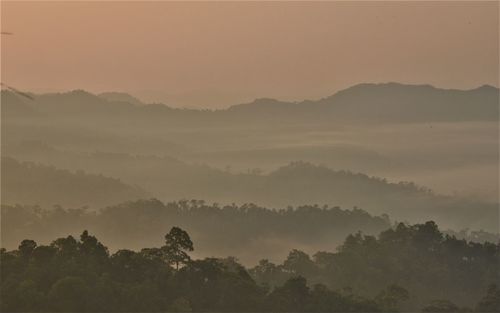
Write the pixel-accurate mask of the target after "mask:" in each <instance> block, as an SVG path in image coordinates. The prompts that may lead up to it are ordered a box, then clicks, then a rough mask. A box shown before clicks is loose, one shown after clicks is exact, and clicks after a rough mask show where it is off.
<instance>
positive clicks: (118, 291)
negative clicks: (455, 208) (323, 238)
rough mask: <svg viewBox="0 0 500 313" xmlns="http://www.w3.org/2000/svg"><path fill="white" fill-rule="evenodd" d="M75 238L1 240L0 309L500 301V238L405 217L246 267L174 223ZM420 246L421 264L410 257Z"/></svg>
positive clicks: (339, 308)
mask: <svg viewBox="0 0 500 313" xmlns="http://www.w3.org/2000/svg"><path fill="white" fill-rule="evenodd" d="M77 238H78V237H77ZM77 238H75V237H73V236H67V237H62V238H58V239H55V240H53V241H52V242H51V243H50V244H49V245H38V244H37V242H36V241H35V240H31V239H25V240H23V241H22V242H21V243H20V244H19V247H18V248H17V249H16V250H12V251H6V250H5V249H3V248H2V249H1V251H0V257H1V259H0V261H1V263H0V266H1V273H0V275H1V304H0V305H1V309H2V311H4V312H5V311H9V312H26V311H43V312H49V311H52V312H68V311H72V312H118V311H122V312H125V311H128V312H132V311H142V312H156V311H158V312H159V311H170V312H190V311H205V312H214V311H220V312H225V311H226V312H229V311H231V312H252V311H253V312H255V311H262V312H397V311H401V310H409V309H412V310H423V311H424V312H429V311H439V312H455V311H457V310H461V311H464V312H467V311H468V312H472V311H473V310H474V309H475V310H476V311H477V312H496V311H498V309H500V289H498V287H497V284H498V282H499V276H498V268H497V266H498V262H499V251H500V246H499V245H496V244H492V243H485V244H474V243H470V242H466V241H464V240H458V239H456V238H454V237H450V236H445V235H443V233H441V232H440V231H439V230H438V228H437V226H436V224H434V223H433V222H427V223H425V224H417V225H405V224H402V223H401V224H399V225H398V226H397V227H396V228H394V229H388V230H386V231H384V232H382V233H381V234H380V235H379V236H378V237H373V236H364V235H362V234H360V233H357V234H352V235H349V236H348V237H347V238H346V240H345V242H344V244H343V245H342V246H341V247H340V248H339V249H338V251H337V252H318V253H316V254H315V255H314V256H313V258H312V259H311V258H310V257H309V256H308V255H307V254H305V253H304V252H302V251H299V250H293V251H291V252H290V254H289V256H288V258H287V259H286V260H285V261H284V262H283V264H279V265H275V264H273V263H270V262H269V261H266V260H263V261H261V262H260V263H259V265H257V266H256V267H254V268H252V269H246V268H245V267H244V266H242V265H241V264H239V263H238V261H237V259H235V258H234V257H226V258H204V259H193V258H192V257H191V256H190V252H191V251H192V250H193V249H196V242H194V243H193V242H192V241H191V239H190V237H189V234H188V233H187V232H186V231H184V230H183V229H181V228H179V227H173V228H171V230H170V231H169V232H167V233H166V234H165V237H164V238H165V240H164V242H163V244H162V245H161V246H160V247H153V248H143V249H141V250H139V251H132V250H119V251H117V252H115V253H113V254H111V253H110V252H109V250H108V249H107V248H106V246H104V245H103V244H102V243H101V242H100V241H99V240H98V239H97V238H96V237H95V236H93V235H91V234H89V232H88V231H83V232H82V233H81V235H80V237H79V239H77ZM417 255H418V256H419V260H420V261H419V262H418V264H417V263H415V262H410V263H409V260H410V259H411V258H414V257H416V256H417ZM442 266H446V268H447V271H446V272H442V271H443V268H442ZM417 276H419V277H421V278H420V279H419V280H413V279H412V277H417ZM366 288H368V289H369V291H368V293H369V294H370V295H368V294H367V289H366ZM443 297H446V298H443ZM450 299H451V300H450ZM445 309H446V310H445Z"/></svg>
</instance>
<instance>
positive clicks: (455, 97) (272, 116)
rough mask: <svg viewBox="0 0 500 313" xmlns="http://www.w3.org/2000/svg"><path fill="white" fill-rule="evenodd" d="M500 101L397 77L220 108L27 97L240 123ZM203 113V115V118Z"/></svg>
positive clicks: (472, 112) (484, 107)
mask: <svg viewBox="0 0 500 313" xmlns="http://www.w3.org/2000/svg"><path fill="white" fill-rule="evenodd" d="M4 94H5V95H4ZM11 94H12V93H11V92H9V91H2V97H3V98H4V97H5V98H4V101H6V102H11V101H16V102H17V100H13V98H14V97H13V96H12V95H11ZM498 101H499V93H498V89H497V88H495V87H491V86H482V87H479V88H476V89H471V90H455V89H439V88H435V87H432V86H429V85H422V86H417V85H404V84H397V83H386V84H360V85H356V86H353V87H350V88H348V89H345V90H342V91H339V92H337V93H336V94H334V95H332V96H329V97H327V98H324V99H320V100H306V101H302V102H282V101H278V100H275V99H257V100H255V101H253V102H251V103H246V104H240V105H234V106H232V107H230V108H229V109H227V110H218V111H207V110H194V109H172V108H169V107H167V106H165V105H161V104H149V105H141V102H140V101H139V100H137V99H136V98H133V97H132V96H130V95H127V94H122V93H106V94H102V95H100V96H96V95H93V94H90V93H88V92H85V91H82V90H75V91H71V92H67V93H55V94H42V95H37V96H36V97H35V100H34V101H32V102H33V103H29V102H30V100H25V99H23V102H24V103H28V105H29V106H31V107H32V108H34V109H36V110H37V111H41V112H46V113H52V114H62V115H70V116H71V115H74V114H90V115H91V114H94V115H96V117H98V115H99V114H106V115H111V116H115V117H120V118H124V117H127V114H135V116H134V117H131V118H139V117H141V116H142V117H149V118H154V119H155V120H156V119H157V118H158V117H162V118H165V119H169V118H172V117H175V118H185V119H186V120H185V121H186V122H203V123H207V122H208V123H211V122H215V121H224V122H226V123H232V122H235V121H236V120H237V121H238V122H240V123H241V122H245V123H249V122H252V123H253V122H258V123H263V122H266V121H274V120H280V121H282V122H285V123H286V122H295V123H297V122H302V123H310V122H319V121H321V122H332V121H336V122H362V123H389V122H390V123H407V122H438V121H491V120H497V119H498V112H499V109H498ZM3 110H5V112H4V113H6V114H8V115H10V114H12V112H15V110H16V109H14V108H13V107H12V106H10V105H9V106H7V107H5V108H3ZM157 114H159V115H160V116H157ZM201 117H203V119H201V120H200V118H201ZM235 119H236V120H235Z"/></svg>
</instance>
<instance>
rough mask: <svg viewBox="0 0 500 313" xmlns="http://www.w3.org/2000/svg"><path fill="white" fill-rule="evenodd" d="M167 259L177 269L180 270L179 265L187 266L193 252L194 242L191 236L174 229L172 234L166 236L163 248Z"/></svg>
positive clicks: (171, 231) (183, 231)
mask: <svg viewBox="0 0 500 313" xmlns="http://www.w3.org/2000/svg"><path fill="white" fill-rule="evenodd" d="M162 250H163V252H164V255H165V259H166V260H167V262H168V263H169V264H175V269H176V270H178V269H179V264H187V263H188V262H189V261H191V257H190V256H189V255H188V254H187V252H189V251H193V250H194V248H193V242H192V241H191V238H190V237H189V234H188V233H187V232H186V231H185V230H183V229H181V228H179V227H172V229H171V230H170V232H169V233H168V234H166V235H165V245H164V246H163V247H162Z"/></svg>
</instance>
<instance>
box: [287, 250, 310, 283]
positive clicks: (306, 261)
mask: <svg viewBox="0 0 500 313" xmlns="http://www.w3.org/2000/svg"><path fill="white" fill-rule="evenodd" d="M283 268H284V269H285V270H286V271H288V272H290V273H292V274H295V275H301V276H311V274H312V273H313V272H314V263H313V261H311V258H310V257H309V255H307V253H305V252H303V251H300V250H297V249H293V250H292V251H291V252H290V253H289V254H288V257H287V258H286V260H285V262H284V263H283Z"/></svg>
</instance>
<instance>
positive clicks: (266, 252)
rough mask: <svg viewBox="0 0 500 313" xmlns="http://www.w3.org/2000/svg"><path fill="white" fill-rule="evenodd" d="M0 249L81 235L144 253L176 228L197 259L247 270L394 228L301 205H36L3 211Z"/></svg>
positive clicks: (364, 216) (384, 221) (354, 213)
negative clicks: (222, 260)
mask: <svg viewBox="0 0 500 313" xmlns="http://www.w3.org/2000/svg"><path fill="white" fill-rule="evenodd" d="M1 223H2V225H1V226H2V229H1V235H2V247H5V248H9V249H12V248H15V247H16V246H17V245H18V243H19V241H20V240H22V239H24V238H26V237H27V236H28V237H36V238H38V241H39V242H40V243H48V242H50V240H52V239H53V238H54V237H58V236H63V235H66V234H74V235H76V234H77V233H78V232H79V231H80V230H81V229H82V228H84V229H88V230H89V231H92V232H93V233H95V234H96V235H99V237H100V238H102V239H103V240H106V242H107V243H108V245H109V247H110V248H111V249H113V250H117V249H119V248H129V249H140V248H141V247H145V246H149V245H154V244H157V243H159V240H161V238H162V236H163V233H164V232H165V229H169V228H170V227H172V226H175V225H179V226H182V227H183V228H185V229H186V230H188V231H189V233H190V234H191V235H192V237H193V239H194V240H196V242H197V243H198V244H197V251H196V255H197V256H204V257H206V256H226V255H232V256H236V257H238V258H239V259H240V260H242V261H243V262H245V263H246V264H254V263H256V262H257V261H258V260H259V259H261V258H270V259H272V260H279V259H281V258H283V257H285V256H286V254H287V253H288V251H290V250H291V249H293V248H300V249H303V250H304V251H307V252H310V253H313V252H315V251H317V250H332V249H334V248H335V247H336V246H337V245H339V244H340V243H341V242H342V240H343V238H345V236H347V235H348V234H350V233H353V232H357V231H363V232H365V233H367V234H377V233H378V232H380V231H381V230H383V229H386V228H388V227H390V225H391V224H390V221H389V220H388V218H387V217H381V216H374V215H370V214H368V213H367V212H366V211H363V210H360V209H350V210H346V209H341V208H339V207H318V206H314V205H304V206H300V207H296V208H288V209H282V210H270V209H267V208H263V207H259V206H256V205H251V204H247V205H241V206H237V205H218V204H208V203H205V202H203V201H196V200H192V201H179V202H170V203H162V202H161V201H159V200H154V199H152V200H139V201H133V202H126V203H123V204H118V205H114V206H109V207H105V208H102V209H101V210H99V211H97V212H96V211H90V210H84V209H70V208H60V207H59V208H56V209H52V208H40V207H33V206H20V205H18V206H7V205H4V206H2V210H1Z"/></svg>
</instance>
